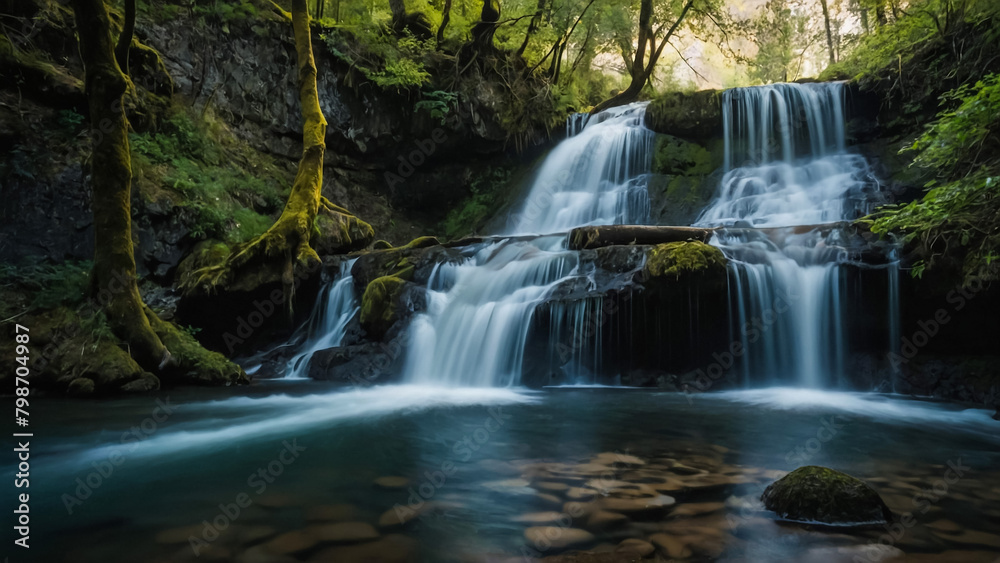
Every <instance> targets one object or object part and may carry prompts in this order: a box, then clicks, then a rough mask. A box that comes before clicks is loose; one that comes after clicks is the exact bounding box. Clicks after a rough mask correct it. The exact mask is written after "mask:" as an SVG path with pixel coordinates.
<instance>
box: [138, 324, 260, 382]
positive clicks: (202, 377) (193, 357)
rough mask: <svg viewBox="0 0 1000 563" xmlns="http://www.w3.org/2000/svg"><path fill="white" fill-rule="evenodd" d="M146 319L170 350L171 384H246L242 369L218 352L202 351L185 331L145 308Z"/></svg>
mask: <svg viewBox="0 0 1000 563" xmlns="http://www.w3.org/2000/svg"><path fill="white" fill-rule="evenodd" d="M146 317H147V318H148V319H149V323H150V325H151V326H152V327H153V331H154V332H156V335H157V336H159V337H160V340H161V341H162V342H163V345H164V346H166V347H167V350H170V354H171V356H172V359H171V362H172V365H170V366H168V367H167V368H166V373H167V375H168V376H169V378H170V380H171V382H172V383H198V384H207V385H232V384H238V383H248V382H249V378H248V377H247V375H246V373H244V372H243V369H242V368H241V367H240V366H238V365H236V364H234V363H233V362H231V361H229V360H228V359H227V358H226V357H225V356H223V355H222V354H219V353H218V352H212V351H211V350H206V349H205V348H204V347H203V346H202V345H201V344H200V343H199V342H198V341H197V340H195V339H194V337H193V336H191V334H190V333H188V332H187V331H184V330H181V329H180V328H178V327H177V325H175V324H173V323H169V322H166V321H163V320H161V319H160V318H159V317H158V316H156V313H154V312H152V311H151V310H149V309H148V308H147V309H146Z"/></svg>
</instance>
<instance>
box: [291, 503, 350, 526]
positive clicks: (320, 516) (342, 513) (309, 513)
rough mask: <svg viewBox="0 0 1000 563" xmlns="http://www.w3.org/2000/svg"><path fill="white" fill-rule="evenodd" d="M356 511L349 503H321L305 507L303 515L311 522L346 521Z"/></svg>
mask: <svg viewBox="0 0 1000 563" xmlns="http://www.w3.org/2000/svg"><path fill="white" fill-rule="evenodd" d="M357 511H358V510H357V508H355V507H354V505H351V504H321V505H319V506H310V507H307V508H306V509H305V511H304V512H303V515H304V516H305V519H306V520H308V521H311V522H316V521H319V522H330V521H333V522H346V521H348V520H350V519H352V518H354V516H355V514H356V513H357Z"/></svg>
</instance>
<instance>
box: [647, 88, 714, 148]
mask: <svg viewBox="0 0 1000 563" xmlns="http://www.w3.org/2000/svg"><path fill="white" fill-rule="evenodd" d="M646 125H647V126H649V128H650V129H652V130H653V131H656V132H657V133H664V134H666V135H673V136H675V137H681V138H683V139H693V140H699V141H707V140H708V139H710V138H712V137H715V136H717V135H719V134H720V133H721V132H722V103H721V102H720V92H719V91H717V90H701V91H698V92H670V93H667V94H664V95H662V96H660V97H658V98H656V99H655V100H653V101H652V102H651V103H650V104H649V107H648V108H646Z"/></svg>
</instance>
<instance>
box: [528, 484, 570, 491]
mask: <svg viewBox="0 0 1000 563" xmlns="http://www.w3.org/2000/svg"><path fill="white" fill-rule="evenodd" d="M533 486H534V487H535V488H536V489H538V490H539V491H550V492H557V493H558V492H562V491H566V490H569V488H570V487H569V485H567V484H566V483H560V482H558V481H538V482H537V483H535V484H534V485H533Z"/></svg>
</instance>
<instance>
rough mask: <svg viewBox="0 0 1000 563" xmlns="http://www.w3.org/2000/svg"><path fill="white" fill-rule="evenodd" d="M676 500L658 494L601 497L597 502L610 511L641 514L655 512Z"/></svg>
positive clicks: (671, 504)
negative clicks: (649, 495)
mask: <svg viewBox="0 0 1000 563" xmlns="http://www.w3.org/2000/svg"><path fill="white" fill-rule="evenodd" d="M676 502H677V501H676V500H674V498H673V497H670V496H667V495H659V496H655V497H649V498H614V497H609V498H603V499H599V500H598V501H597V503H598V504H599V505H600V507H601V508H602V509H604V510H610V511H611V512H621V513H622V514H641V513H644V512H656V511H660V510H663V509H665V508H668V507H671V506H673V505H674V504H675V503H676Z"/></svg>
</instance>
